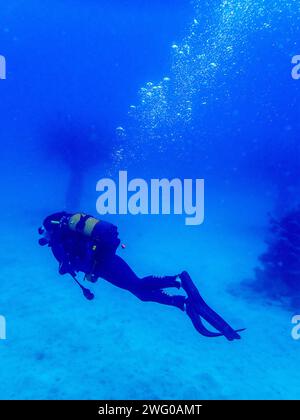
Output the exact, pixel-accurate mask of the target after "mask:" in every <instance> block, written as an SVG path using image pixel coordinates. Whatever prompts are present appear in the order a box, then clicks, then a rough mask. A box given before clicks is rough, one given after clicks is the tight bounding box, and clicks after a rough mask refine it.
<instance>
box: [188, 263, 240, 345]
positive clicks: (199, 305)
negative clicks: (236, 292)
mask: <svg viewBox="0 0 300 420" xmlns="http://www.w3.org/2000/svg"><path fill="white" fill-rule="evenodd" d="M180 279H181V282H182V287H183V289H184V290H185V291H186V293H187V295H188V297H189V298H190V305H192V307H193V308H194V310H195V311H196V313H197V314H198V315H199V316H201V317H202V318H204V319H205V320H206V321H207V322H209V323H210V324H211V325H212V326H213V327H214V328H216V330H218V331H220V333H221V335H224V336H225V337H226V338H227V339H228V340H230V341H232V340H234V339H240V338H241V337H240V335H239V334H238V331H235V330H234V329H233V328H231V326H230V325H229V324H228V323H227V322H226V321H225V320H224V319H223V318H221V317H220V315H218V314H217V313H216V312H215V311H213V310H212V309H211V308H210V307H209V306H208V305H207V303H206V302H205V301H204V299H203V298H202V297H201V295H200V293H199V291H198V289H197V287H196V286H195V284H194V283H193V281H192V279H191V277H190V275H189V274H188V273H187V272H186V271H184V272H183V273H181V274H180ZM239 331H243V330H239Z"/></svg>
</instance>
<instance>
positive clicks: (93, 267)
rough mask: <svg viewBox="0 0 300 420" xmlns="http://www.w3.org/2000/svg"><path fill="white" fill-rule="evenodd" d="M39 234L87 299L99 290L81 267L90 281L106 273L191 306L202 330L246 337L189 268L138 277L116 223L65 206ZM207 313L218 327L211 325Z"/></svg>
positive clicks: (151, 298)
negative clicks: (122, 251)
mask: <svg viewBox="0 0 300 420" xmlns="http://www.w3.org/2000/svg"><path fill="white" fill-rule="evenodd" d="M39 234H40V235H42V237H41V238H40V240H39V244H40V245H42V246H45V245H48V246H49V247H50V248H51V250H52V252H53V255H54V257H55V258H56V259H57V261H58V262H59V273H60V274H62V275H64V274H70V275H71V276H72V277H73V279H74V280H75V282H76V283H77V284H78V285H79V287H80V288H81V289H82V291H83V294H84V296H85V297H86V298H87V299H89V300H92V299H93V298H94V295H93V293H91V291H90V290H89V289H87V288H86V287H84V286H83V285H82V284H81V283H80V282H79V281H78V279H77V277H76V275H77V273H78V272H82V273H84V274H85V277H84V279H85V280H86V281H90V282H92V283H95V282H96V281H97V280H98V278H102V279H105V280H107V281H108V282H110V283H112V284H113V285H115V286H117V287H119V288H122V289H125V290H128V291H130V292H131V293H133V294H134V295H135V296H136V297H138V298H139V299H140V300H142V301H144V302H157V303H161V304H163V305H170V306H174V307H177V308H179V309H180V310H182V311H184V312H186V314H187V315H188V316H189V317H190V319H191V321H192V323H193V325H194V327H195V328H196V330H197V331H198V332H199V333H200V334H202V335H203V336H206V337H219V336H225V337H226V338H227V339H228V340H229V341H232V340H235V339H239V338H241V337H240V335H239V334H238V332H240V331H243V329H241V330H234V329H233V328H231V327H230V325H228V324H227V323H226V322H225V321H224V320H223V319H222V318H221V317H220V316H219V315H218V314H217V313H216V312H215V311H213V310H212V309H211V308H210V307H209V306H208V305H207V304H206V302H205V301H204V300H203V298H202V297H201V295H200V293H199V291H198V289H197V287H196V286H195V284H194V283H193V281H192V279H191V277H190V276H189V274H188V273H187V272H186V271H184V272H182V273H181V274H178V275H174V276H164V277H155V276H148V277H144V278H140V277H138V276H137V275H136V274H135V273H134V272H133V270H132V269H131V268H130V267H129V266H128V264H127V263H126V262H125V261H124V260H123V259H122V258H120V257H119V256H118V255H117V254H116V251H117V248H118V247H119V245H120V243H121V241H120V239H119V236H118V230H117V227H116V226H114V225H113V224H111V223H108V222H105V221H99V220H98V219H95V218H94V217H92V216H89V215H86V214H82V213H76V214H70V213H66V212H60V213H55V214H53V215H50V216H48V217H47V218H46V219H45V220H44V222H43V226H42V227H40V228H39ZM122 247H124V245H122ZM167 288H177V289H181V288H182V289H183V290H184V291H185V293H186V296H183V295H169V294H167V293H166V291H165V289H167ZM202 318H203V319H204V320H205V321H206V322H207V323H209V324H210V325H211V326H213V327H214V328H215V329H216V330H217V331H218V332H212V331H210V330H208V329H207V328H206V326H205V325H204V324H203V321H202Z"/></svg>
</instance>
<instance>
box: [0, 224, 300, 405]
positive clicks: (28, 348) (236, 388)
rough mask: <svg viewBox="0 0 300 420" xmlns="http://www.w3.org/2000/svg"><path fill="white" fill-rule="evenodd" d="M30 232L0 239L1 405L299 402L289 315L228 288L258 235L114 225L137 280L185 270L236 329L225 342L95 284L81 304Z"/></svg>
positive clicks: (252, 254) (172, 313) (20, 229)
mask: <svg viewBox="0 0 300 420" xmlns="http://www.w3.org/2000/svg"><path fill="white" fill-rule="evenodd" d="M39 223H40V220H38V218H35V217H33V219H32V221H31V223H27V224H25V226H24V225H21V224H20V225H19V226H16V227H15V229H16V230H15V231H13V232H12V231H11V230H10V231H6V230H5V227H3V229H2V241H1V248H2V249H1V270H0V284H1V286H0V288H1V289H0V290H1V294H0V314H2V315H4V316H5V317H6V323H7V339H6V340H1V341H0V354H1V369H0V398H1V399H17V398H22V399H32V398H33V399H144V398H145V399H148V398H149V399H236V398H237V399H256V398H259V399H274V398H275V399H292V398H293V399H294V398H296V399H298V398H299V396H300V385H299V384H300V371H299V369H298V368H297V356H298V354H299V349H300V347H299V346H300V341H295V340H293V339H292V337H291V329H292V324H291V318H292V316H293V315H294V314H293V313H291V312H289V311H288V310H284V309H283V308H281V307H280V306H279V305H276V304H275V303H273V304H272V303H271V302H268V301H266V300H264V299H263V298H261V297H258V296H257V295H255V294H254V293H252V292H251V293H249V292H247V293H244V292H243V291H242V289H240V287H238V284H239V282H241V280H243V279H244V278H247V277H250V276H251V275H252V273H253V267H254V266H255V264H256V259H257V255H258V254H259V252H261V250H262V249H263V243H262V241H261V240H259V241H258V239H257V237H258V236H259V235H260V234H261V233H260V232H255V230H254V229H251V228H250V227H249V229H247V230H246V229H244V230H242V229H241V228H240V227H239V226H238V225H237V226H236V229H235V233H234V232H231V231H230V226H227V228H225V229H224V228H222V231H221V230H220V226H218V225H215V226H214V227H213V228H212V227H209V225H208V227H205V226H203V227H200V230H197V229H192V230H191V229H188V228H187V227H185V226H184V225H183V224H182V223H181V222H178V223H177V222H174V221H171V220H170V222H168V221H167V219H165V220H164V223H163V224H162V223H161V222H159V221H158V220H157V219H155V218H149V219H147V223H145V219H142V218H141V219H139V218H136V219H135V223H134V224H132V223H131V222H130V223H129V222H128V219H126V220H121V221H120V232H121V237H122V239H124V237H125V236H126V239H125V241H126V243H127V248H126V250H124V251H122V250H120V254H121V255H122V256H124V258H125V259H126V260H127V261H128V262H129V263H130V264H131V265H132V266H133V268H134V269H135V270H136V271H137V272H138V273H139V274H140V275H148V274H150V273H153V274H174V273H177V272H180V271H181V270H183V269H188V270H189V271H190V273H191V275H192V277H193V278H194V280H195V282H196V283H197V285H198V287H199V289H200V291H201V293H202V294H203V296H204V297H205V299H207V301H208V303H209V304H211V306H213V307H214V308H215V309H216V310H217V311H219V312H220V314H222V316H224V318H225V319H226V320H228V321H229V322H230V323H231V324H232V325H233V326H234V327H236V328H241V327H247V330H246V331H245V332H244V333H242V337H243V338H242V340H240V341H235V342H233V343H230V342H227V341H226V340H225V339H223V338H217V339H208V338H205V337H202V336H200V335H199V334H198V333H197V332H196V331H195V330H194V328H193V327H192V324H191V322H190V320H189V319H188V318H187V317H186V316H185V315H184V314H183V313H182V312H180V311H178V310H177V309H175V308H170V307H165V306H161V305H158V304H155V303H143V302H140V301H138V300H137V299H136V298H135V297H134V296H132V295H131V294H130V293H128V292H126V291H123V290H119V289H116V288H114V287H113V286H112V285H110V284H108V283H106V282H105V281H99V283H98V284H97V285H95V286H93V290H94V291H95V293H96V298H95V300H94V301H93V302H88V301H86V300H85V299H84V298H83V297H82V294H81V292H80V290H79V289H78V288H77V287H76V285H74V284H72V282H73V281H72V279H69V278H68V277H60V276H59V275H58V274H57V264H56V262H55V261H54V259H53V258H52V257H51V254H50V252H49V251H48V250H47V249H46V248H40V247H39V246H37V233H36V227H37V226H38V224H39ZM226 229H227V230H226ZM237 232H238V234H237ZM170 244H171V246H170ZM232 291H234V293H232Z"/></svg>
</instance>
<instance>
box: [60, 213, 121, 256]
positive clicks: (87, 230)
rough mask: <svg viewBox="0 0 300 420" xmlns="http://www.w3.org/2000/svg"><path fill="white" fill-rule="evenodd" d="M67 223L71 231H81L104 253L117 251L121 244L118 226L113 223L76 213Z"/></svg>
mask: <svg viewBox="0 0 300 420" xmlns="http://www.w3.org/2000/svg"><path fill="white" fill-rule="evenodd" d="M67 224H68V227H69V229H70V230H71V231H73V232H78V233H81V234H82V235H84V236H86V237H88V238H90V239H91V240H92V241H93V242H95V243H96V244H97V248H98V246H99V248H100V249H101V252H103V253H104V254H106V253H109V254H110V253H115V252H116V250H117V248H118V247H119V245H120V242H121V241H120V239H119V236H118V228H117V227H116V226H115V225H113V224H112V223H108V222H105V221H103V220H98V219H96V218H95V217H92V216H89V215H86V214H84V213H76V214H74V215H72V216H71V217H69V220H68V222H67Z"/></svg>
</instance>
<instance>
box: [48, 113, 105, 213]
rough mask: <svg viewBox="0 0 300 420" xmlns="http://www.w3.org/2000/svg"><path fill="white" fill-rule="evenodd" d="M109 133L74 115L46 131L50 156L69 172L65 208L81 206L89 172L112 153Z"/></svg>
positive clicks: (50, 126) (53, 124) (59, 121)
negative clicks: (83, 121)
mask: <svg viewBox="0 0 300 420" xmlns="http://www.w3.org/2000/svg"><path fill="white" fill-rule="evenodd" d="M111 149H112V146H111V139H109V138H108V135H107V133H103V132H102V131H101V134H100V132H99V129H98V128H97V127H96V126H94V125H90V124H83V123H80V122H78V121H75V120H74V119H72V118H61V119H59V120H56V121H55V122H54V123H52V124H50V125H49V127H48V130H47V134H46V143H45V151H46V153H47V157H48V158H49V157H50V158H52V159H57V160H60V161H62V162H63V163H64V165H65V166H66V167H67V169H68V171H69V180H68V185H67V191H66V203H65V208H66V209H67V210H72V211H73V210H74V209H75V210H76V209H78V208H79V205H80V199H81V196H82V192H83V186H84V181H85V177H86V175H87V173H88V171H89V170H90V169H91V168H92V167H94V166H96V165H98V164H103V162H104V161H105V160H107V159H108V158H109V156H110V155H111V152H112V150H111Z"/></svg>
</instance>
